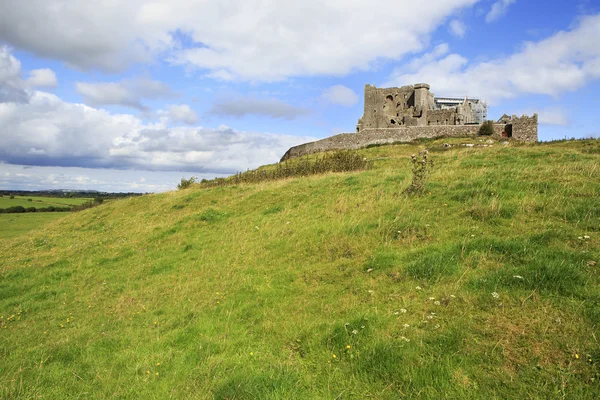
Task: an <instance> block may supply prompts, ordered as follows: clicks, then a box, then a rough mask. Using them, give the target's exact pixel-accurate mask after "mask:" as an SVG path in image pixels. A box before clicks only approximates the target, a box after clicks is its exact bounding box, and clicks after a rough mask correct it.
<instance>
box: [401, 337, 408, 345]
mask: <svg viewBox="0 0 600 400" xmlns="http://www.w3.org/2000/svg"><path fill="white" fill-rule="evenodd" d="M400 340H404V341H405V342H407V343H408V342H410V339H409V338H407V337H404V336H400Z"/></svg>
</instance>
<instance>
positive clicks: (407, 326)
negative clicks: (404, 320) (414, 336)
mask: <svg viewBox="0 0 600 400" xmlns="http://www.w3.org/2000/svg"><path fill="white" fill-rule="evenodd" d="M402 326H403V327H405V328H410V325H409V324H404V325H402Z"/></svg>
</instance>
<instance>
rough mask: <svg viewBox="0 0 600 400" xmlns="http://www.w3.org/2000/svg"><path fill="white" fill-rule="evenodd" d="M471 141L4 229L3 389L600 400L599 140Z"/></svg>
mask: <svg viewBox="0 0 600 400" xmlns="http://www.w3.org/2000/svg"><path fill="white" fill-rule="evenodd" d="M444 142H448V143H450V144H452V145H453V146H452V147H449V148H448V147H443V146H442V144H443V143H444ZM467 142H472V140H471V139H445V140H435V141H422V142H417V143H413V144H401V145H393V146H382V147H373V148H370V149H365V150H360V151H359V154H360V155H361V156H364V157H366V158H367V159H368V160H370V161H371V164H372V167H371V168H369V169H367V170H364V171H360V172H352V173H329V174H323V175H315V176H310V177H298V178H289V179H284V180H277V181H269V182H260V183H255V184H237V185H226V186H219V187H212V188H203V187H201V186H200V185H194V186H192V187H191V188H188V189H185V190H179V191H173V192H168V193H163V194H158V195H147V196H141V197H135V198H127V199H122V200H115V201H111V202H109V203H108V204H102V205H100V206H98V207H95V208H92V209H88V210H85V211H82V212H78V213H70V214H68V215H67V214H61V217H60V218H58V219H56V220H54V221H47V223H46V224H44V225H43V226H41V227H39V228H37V229H33V230H30V231H28V232H23V233H21V234H19V235H15V236H14V237H12V238H6V236H5V239H2V240H0V398H2V399H33V398H47V399H58V398H60V399H63V398H123V399H128V398H132V399H133V398H156V399H165V398H175V399H187V398H189V399H192V398H193V399H196V398H198V399H398V398H409V399H410V398H419V399H525V398H527V399H550V398H565V399H597V398H598V394H599V393H600V343H599V340H600V329H599V328H600V286H599V280H600V141H599V140H585V141H563V142H552V143H539V144H518V143H511V144H510V145H509V146H504V145H502V144H500V143H497V142H496V143H494V145H493V146H492V147H477V146H475V147H464V146H460V145H459V144H460V143H467ZM475 143H476V144H477V145H483V144H485V142H484V141H477V140H476V141H475ZM425 148H427V149H429V152H430V153H429V156H430V157H431V159H433V162H434V167H433V169H432V171H431V173H430V174H429V176H428V177H427V178H426V181H425V190H424V192H423V193H422V194H420V195H414V196H407V195H405V194H404V193H403V192H404V190H405V189H406V188H407V187H408V186H409V184H410V182H411V179H412V172H411V163H410V155H411V154H414V153H417V152H418V151H419V150H422V149H425ZM3 201H4V200H3ZM57 214H59V213H57ZM1 217H2V218H4V217H5V216H1ZM36 217H37V215H36ZM22 221H23V223H25V220H22ZM0 222H4V219H2V220H0ZM3 226H4V225H3ZM2 229H4V228H2ZM14 229H15V230H16V229H19V228H18V227H17V226H15V228H14ZM0 232H1V231H0ZM2 234H4V233H2Z"/></svg>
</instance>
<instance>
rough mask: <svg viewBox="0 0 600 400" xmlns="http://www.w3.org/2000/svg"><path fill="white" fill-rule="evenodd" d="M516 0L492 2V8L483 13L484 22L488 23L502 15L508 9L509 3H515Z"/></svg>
mask: <svg viewBox="0 0 600 400" xmlns="http://www.w3.org/2000/svg"><path fill="white" fill-rule="evenodd" d="M516 1H517V0H498V1H496V2H495V3H494V4H492V8H491V9H490V11H489V12H488V13H487V14H486V15H485V22H487V23H490V22H494V21H496V20H497V19H499V18H500V17H502V16H503V15H504V14H506V12H507V11H508V8H509V7H510V5H511V4H513V3H515V2H516Z"/></svg>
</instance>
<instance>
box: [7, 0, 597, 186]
mask: <svg viewBox="0 0 600 400" xmlns="http://www.w3.org/2000/svg"><path fill="white" fill-rule="evenodd" d="M599 40H600V1H598V0H571V1H564V0H527V1H526V0H428V1H427V3H426V5H425V3H423V2H415V1H413V0H410V1H409V0H390V1H387V0H385V1H384V0H380V1H374V0H321V1H316V0H303V1H301V2H300V1H297V0H169V1H165V0H162V1H158V0H121V1H118V0H106V1H102V2H94V4H93V7H92V6H90V3H89V2H82V1H78V0H53V1H48V0H28V1H12V0H0V190H9V189H13V190H17V189H19V190H43V189H80V190H100V191H119V192H129V191H135V192H162V191H167V190H174V189H175V187H176V185H177V183H178V182H179V181H180V180H181V178H182V177H186V178H188V177H191V176H196V177H198V178H199V179H203V178H207V179H210V178H214V177H222V176H228V175H231V174H233V173H236V172H239V171H245V170H247V169H249V168H250V169H251V168H256V167H258V166H260V165H264V164H269V163H273V162H277V161H278V160H279V159H280V157H281V156H282V155H283V154H284V153H285V152H286V150H287V149H288V148H289V147H291V146H294V145H297V144H301V143H305V142H307V141H313V140H317V139H320V138H325V137H328V136H331V135H334V134H338V133H342V132H354V131H355V129H356V123H357V120H358V118H360V117H361V115H362V112H363V90H364V85H365V84H374V85H376V86H378V87H390V86H402V85H410V84H415V83H418V82H426V83H429V84H430V85H431V91H432V92H433V93H434V94H435V95H436V96H455V97H463V96H469V97H477V98H480V99H483V100H486V101H487V102H488V105H489V111H488V116H489V117H490V118H491V119H498V118H499V117H500V116H501V115H502V114H504V113H506V114H509V115H513V114H516V115H521V114H532V113H534V112H537V113H538V114H539V120H540V126H539V139H540V140H543V141H547V140H554V139H564V138H587V137H598V136H600V124H598V121H597V116H598V107H599V105H600V102H599V101H598V99H599V98H600V96H599V95H598V93H600V45H599V44H598V41H599Z"/></svg>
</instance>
